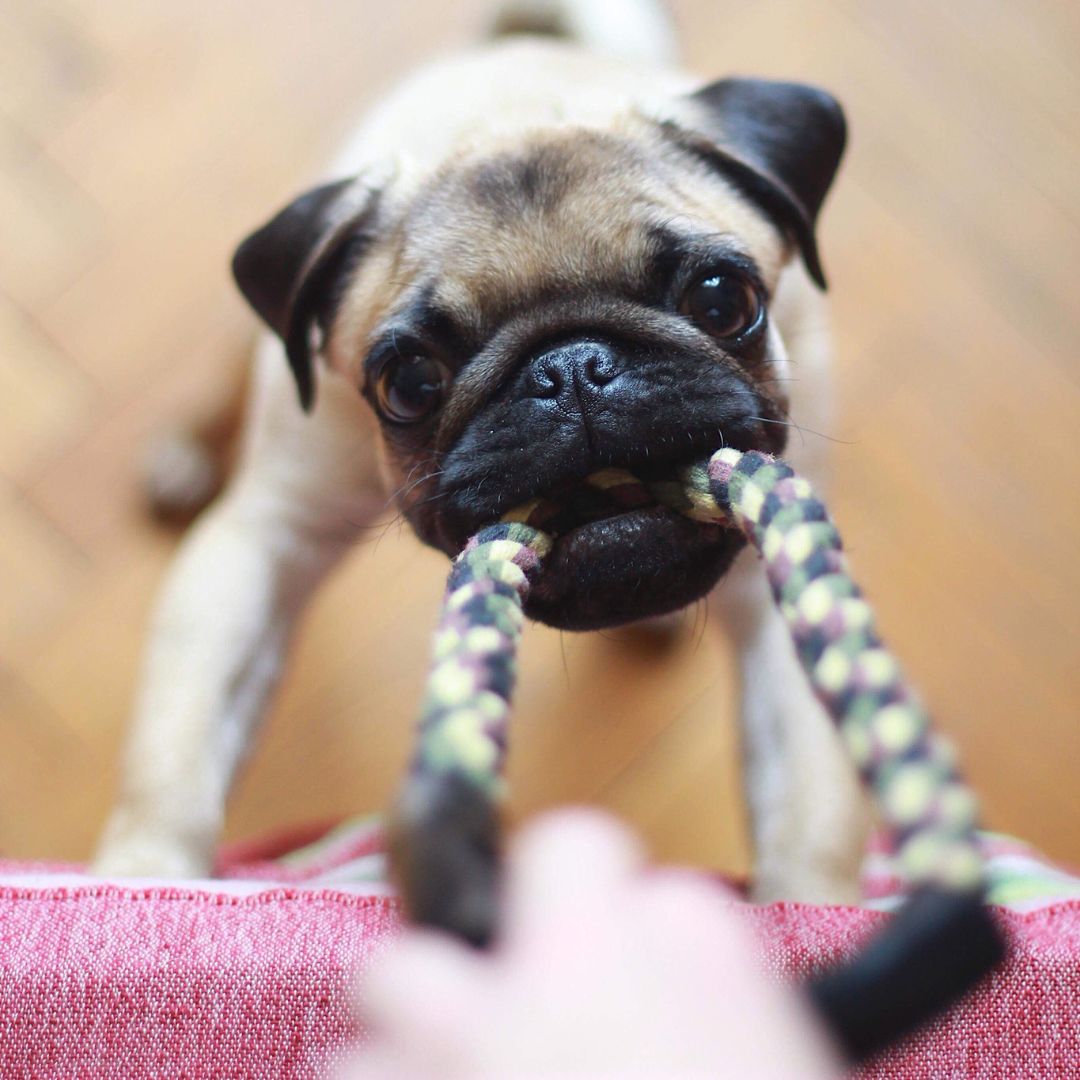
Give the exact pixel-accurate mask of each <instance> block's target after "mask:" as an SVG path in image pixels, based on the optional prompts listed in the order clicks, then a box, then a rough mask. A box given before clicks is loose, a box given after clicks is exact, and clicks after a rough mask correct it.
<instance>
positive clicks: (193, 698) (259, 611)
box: [95, 348, 383, 877]
mask: <svg viewBox="0 0 1080 1080" xmlns="http://www.w3.org/2000/svg"><path fill="white" fill-rule="evenodd" d="M268 351H269V353H270V354H271V355H270V356H269V357H268V358H267V357H264V358H263V361H262V367H263V370H262V371H261V375H262V376H263V378H262V383H261V385H260V386H259V387H257V390H256V395H257V401H256V403H255V418H254V430H253V433H252V435H253V437H252V438H251V439H250V440H249V446H248V452H247V454H246V456H245V460H244V462H243V464H242V466H241V469H240V472H239V474H238V475H237V477H236V479H235V481H234V483H233V484H232V485H231V486H230V489H229V490H228V491H227V492H226V493H225V495H224V496H223V497H222V499H221V500H220V501H219V502H218V503H217V504H216V505H215V506H214V507H212V508H211V509H210V510H209V511H208V512H207V514H206V515H205V516H204V517H203V518H202V519H201V521H200V522H199V523H198V524H197V525H196V526H195V528H194V529H193V530H192V531H191V533H190V534H189V535H188V536H187V538H186V539H185V540H184V542H183V544H182V547H181V551H180V553H179V554H178V556H177V559H176V561H175V563H174V565H173V567H172V570H171V572H170V574H169V577H168V579H167V581H166V583H165V587H164V590H163V593H162V595H161V597H160V600H159V603H158V608H157V611H156V614H155V616H154V619H153V623H152V628H151V636H150V641H149V645H148V649H147V653H146V656H145V661H144V670H143V673H142V684H141V689H140V693H139V697H138V700H137V704H136V710H135V723H134V728H133V730H132V733H131V737H130V742H129V745H128V751H127V755H126V760H125V764H124V770H123V775H122V780H121V788H120V798H119V801H118V804H117V806H116V808H115V810H114V812H113V814H112V815H111V817H110V820H109V822H108V824H107V827H106V830H105V834H104V837H103V840H102V843H101V846H100V849H99V853H98V857H97V859H96V863H95V870H96V871H97V872H99V873H102V874H117V875H129V876H170V877H188V876H200V875H206V874H207V873H208V872H209V870H210V868H211V861H212V856H213V850H214V845H215V843H216V841H217V838H218V834H219V832H220V829H221V825H222V820H223V815H224V807H225V799H226V796H227V794H228V790H229V785H230V782H231V780H232V777H233V773H234V771H235V769H236V766H237V764H238V763H239V761H240V760H241V758H242V756H243V753H244V750H245V748H246V746H247V744H248V741H249V739H250V737H251V734H252V732H253V730H254V728H255V727H256V724H257V722H258V720H259V718H260V717H261V715H262V713H263V711H264V709H265V706H266V704H267V701H268V698H269V696H270V694H271V692H272V691H273V689H274V688H275V686H276V684H277V681H278V676H279V674H280V671H281V668H282V664H283V661H284V656H285V651H286V647H287V645H288V642H289V638H290V635H291V631H292V629H293V626H294V624H295V622H296V619H297V616H298V615H299V614H300V612H301V611H302V610H303V607H304V605H305V603H306V601H307V600H308V598H309V597H310V595H311V593H312V591H313V590H314V588H315V586H316V585H317V584H318V583H319V582H320V581H321V580H322V578H323V576H324V575H325V574H326V572H327V571H328V570H329V569H330V567H331V566H332V565H333V564H334V563H335V562H336V560H337V558H338V557H339V556H340V555H341V554H342V553H343V552H344V551H345V550H346V549H347V548H348V547H349V545H350V544H351V542H352V541H353V539H354V538H355V536H356V534H357V532H358V531H359V530H360V529H361V528H362V526H363V524H364V522H365V521H368V520H370V519H371V518H372V517H373V516H374V514H375V513H377V512H378V510H379V509H380V508H381V506H382V504H383V497H382V494H381V487H380V485H379V483H378V480H377V477H376V469H375V463H374V456H373V455H374V451H373V448H372V447H371V445H370V438H369V433H368V429H367V419H366V413H365V412H364V410H363V408H362V403H361V402H360V401H359V395H358V394H356V392H355V390H353V389H352V388H340V387H337V388H336V387H334V386H332V385H324V386H321V387H320V391H321V394H320V403H319V407H318V408H317V409H316V412H315V414H314V415H313V416H311V417H304V416H303V415H302V414H301V413H300V410H299V408H298V407H297V405H296V403H295V400H294V395H293V391H292V387H291V385H289V383H288V381H287V376H286V374H285V365H284V358H283V357H281V356H280V355H277V354H276V350H275V349H274V348H271V349H269V350H268ZM270 364H273V365H274V369H269V368H268V365H270ZM277 369H280V370H277ZM267 383H269V386H267ZM354 399H355V400H354Z"/></svg>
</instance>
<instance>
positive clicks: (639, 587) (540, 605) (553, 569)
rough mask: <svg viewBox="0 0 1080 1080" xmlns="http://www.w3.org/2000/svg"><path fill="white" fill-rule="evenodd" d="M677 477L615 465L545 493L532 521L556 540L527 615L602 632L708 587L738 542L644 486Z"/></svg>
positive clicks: (682, 602)
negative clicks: (627, 469)
mask: <svg viewBox="0 0 1080 1080" xmlns="http://www.w3.org/2000/svg"><path fill="white" fill-rule="evenodd" d="M695 460H697V459H696V458H695ZM687 463H689V462H687ZM675 472H676V469H675V468H672V467H670V466H669V467H667V468H666V469H647V470H642V469H641V468H638V469H635V470H634V471H633V473H632V474H631V473H629V472H628V471H626V470H624V469H611V468H609V469H604V470H602V471H601V472H599V473H597V474H593V475H592V476H591V477H590V478H585V479H581V480H571V481H565V482H563V483H561V484H559V485H557V486H556V487H555V488H553V489H551V490H550V491H547V492H545V494H544V496H543V497H542V498H541V499H539V500H537V504H536V505H535V507H533V508H531V512H530V513H529V515H528V520H529V521H530V523H532V524H534V525H537V526H538V527H539V528H542V529H543V530H544V531H545V532H548V533H549V534H550V535H551V536H552V537H553V539H554V543H553V546H552V550H551V552H550V554H549V555H548V556H547V558H546V559H545V560H544V564H543V566H542V568H541V570H540V571H539V573H538V574H537V575H536V579H535V580H534V582H533V586H532V589H531V592H530V594H529V598H528V600H527V602H526V612H527V614H528V615H529V616H530V617H532V618H534V619H538V620H540V621H541V622H545V623H548V624H550V625H553V626H558V627H561V628H563V629H568V630H590V629H598V628H601V627H606V626H614V625H619V624H621V623H625V622H629V621H632V620H635V619H641V618H644V617H647V616H650V615H661V614H666V613H667V612H669V611H675V610H678V609H679V608H682V607H685V606H686V605H687V604H689V603H692V602H693V601H695V600H697V599H698V598H699V597H701V596H702V595H703V594H704V593H705V592H707V591H708V590H709V589H711V588H712V586H713V585H714V584H715V583H716V581H717V580H718V579H719V578H720V576H721V575H722V574H723V573H724V571H725V570H726V569H727V568H728V566H729V565H730V564H731V561H732V559H733V558H734V557H735V555H736V554H737V552H738V550H739V548H740V547H741V546H742V540H741V538H740V537H739V535H738V534H736V533H732V532H730V531H729V530H725V529H722V528H720V527H719V526H716V525H703V524H701V523H699V522H695V521H691V520H690V519H689V518H687V517H684V516H683V515H682V514H680V513H678V512H677V511H676V510H673V509H671V508H670V507H668V506H665V505H663V504H662V503H660V502H659V501H658V500H657V498H656V497H655V496H654V495H653V494H652V493H651V492H650V491H649V488H648V486H647V484H648V482H649V481H651V480H659V479H671V478H672V477H673V476H674V475H675ZM635 477H636V478H637V481H640V482H635V479H634V478H635Z"/></svg>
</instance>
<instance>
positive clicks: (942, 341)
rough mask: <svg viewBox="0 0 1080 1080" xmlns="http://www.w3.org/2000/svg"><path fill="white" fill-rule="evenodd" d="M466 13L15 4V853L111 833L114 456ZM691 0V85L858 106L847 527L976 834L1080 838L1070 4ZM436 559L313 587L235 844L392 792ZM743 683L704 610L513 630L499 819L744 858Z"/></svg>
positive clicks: (1, 140) (0, 151)
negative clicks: (328, 170) (971, 794)
mask: <svg viewBox="0 0 1080 1080" xmlns="http://www.w3.org/2000/svg"><path fill="white" fill-rule="evenodd" d="M485 7H486V5H485V4H483V3H482V2H481V0H463V2H460V3H457V4H439V3H435V2H434V0H406V2H403V3H401V4H398V5H385V4H374V3H372V2H370V0H353V2H343V0H316V2H315V3H311V4H303V5H300V4H295V3H291V2H287V0H231V2H229V3H226V4H222V3H220V2H217V0H214V2H211V0H188V2H186V3H184V4H174V3H168V4H167V3H163V2H162V0H100V2H98V3H95V4H90V3H87V2H86V0H7V2H6V3H5V4H4V5H3V6H2V7H0V237H2V242H0V346H2V347H0V414H2V417H3V419H2V421H0V852H3V853H4V854H8V855H15V856H42V857H44V856H51V857H70V858H78V857H82V856H84V855H85V854H86V853H87V852H88V850H89V849H90V847H91V845H92V842H93V840H94V837H95V834H96V831H97V829H98V828H99V825H100V822H101V820H102V817H103V814H104V812H105V809H106V806H107V803H108V800H109V798H110V792H111V788H112V785H113V783H114V779H115V766H114V763H115V761H116V757H117V752H118V746H119V743H120V740H121V737H122V732H123V729H124V725H125V721H126V716H127V712H128V701H129V698H130V695H131V691H132V685H133V681H134V678H135V673H136V666H137V658H138V652H139V646H140V640H141V636H142V626H143V622H144V620H145V618H146V614H147V609H148V605H149V604H150V601H151V598H152V594H153V589H154V584H155V581H156V580H157V578H158V576H159V574H160V572H161V569H162V567H163V565H164V563H165V561H166V560H167V559H168V557H169V552H170V550H171V549H172V547H173V545H174V543H175V535H174V534H172V533H170V532H168V531H165V530H162V529H161V528H159V527H157V526H154V525H152V524H151V523H150V522H149V520H148V519H147V518H146V516H145V515H144V513H143V510H142V506H141V503H140V500H139V493H138V489H137V486H136V484H135V479H134V476H135V463H136V461H137V458H138V454H139V449H140V446H141V445H142V444H143V442H144V440H145V438H146V436H147V435H148V434H149V433H151V432H154V431H156V430H160V429H162V428H164V427H167V426H168V425H169V424H171V423H173V422H175V420H176V418H177V417H182V416H184V415H187V414H188V413H189V412H190V411H191V410H192V409H198V408H200V407H202V406H203V405H204V404H205V403H206V402H208V401H210V400H212V399H213V398H214V396H215V394H217V393H220V392H221V391H222V389H223V388H224V387H225V386H226V385H227V384H228V381H229V374H230V370H231V368H232V365H233V364H234V363H235V357H236V355H237V352H238V350H241V349H243V348H244V346H245V344H246V342H247V340H248V338H249V335H250V334H251V332H252V326H253V324H252V321H251V319H250V318H249V317H248V315H247V314H246V313H245V311H244V310H243V308H242V306H241V303H240V301H239V300H238V298H237V297H236V295H235V294H234V292H233V290H232V288H231V286H230V283H229V280H228V277H227V269H226V268H227V261H228V257H229V254H230V251H231V248H232V245H233V244H234V243H235V242H236V240H237V239H238V238H239V237H241V236H242V235H243V234H244V232H245V231H246V230H247V229H248V228H249V227H250V226H252V225H253V224H254V223H256V222H258V221H259V220H261V219H262V218H263V217H265V216H266V214H267V212H268V211H269V210H270V209H271V208H273V207H275V206H276V205H277V204H278V203H279V202H281V201H283V200H284V199H285V198H286V197H287V196H288V195H290V194H291V193H293V192H294V191H295V190H297V189H298V188H299V187H301V186H302V185H304V184H305V183H307V182H308V181H309V180H311V179H313V178H315V177H317V176H318V168H319V164H320V162H321V161H323V160H324V159H325V158H326V157H327V156H328V155H329V153H330V152H331V151H332V150H333V148H334V146H335V143H336V142H337V140H338V139H339V138H340V137H341V136H342V135H343V134H344V133H345V132H346V131H347V129H348V127H349V125H350V121H351V119H352V118H353V117H354V116H355V115H356V113H357V110H358V108H359V107H360V105H362V104H363V103H364V102H366V101H369V100H371V99H372V98H373V97H374V96H375V95H377V93H378V92H379V88H380V87H381V86H383V85H384V84H385V83H386V81H387V80H388V79H390V78H391V77H393V76H394V75H395V74H397V73H399V72H401V71H403V70H404V69H405V68H406V67H407V66H409V65H410V64H412V63H414V62H416V61H418V60H420V59H421V58H423V57H424V56H427V55H429V54H430V53H431V52H432V51H434V50H436V49H440V48H444V47H449V46H452V45H454V44H457V43H460V42H463V41H465V40H467V39H468V38H469V36H470V34H471V33H472V28H473V27H474V26H475V25H476V23H477V21H478V20H479V18H480V17H481V15H482V14H483V11H484V10H485ZM675 7H676V10H677V12H678V15H679V18H680V21H681V24H682V27H683V31H684V38H685V41H686V42H687V45H688V49H687V51H688V54H689V59H690V61H691V63H692V65H693V66H694V67H696V68H697V69H698V70H700V71H701V72H702V73H703V74H712V75H715V74H721V73H729V72H741V73H758V74H767V75H777V76H786V77H793V78H804V79H809V80H814V81H818V82H820V83H822V84H823V85H825V86H828V87H830V88H832V89H833V90H834V91H835V92H837V93H838V95H839V96H840V97H841V99H842V100H843V101H844V102H845V103H846V105H847V108H848V110H849V115H850V119H851V123H852V128H853V141H852V146H851V151H850V156H849V158H848V162H847V165H846V168H845V170H844V172H843V175H842V178H841V180H840V182H839V184H838V186H837V188H836V191H835V193H834V195H833V198H832V200H831V202H830V204H829V206H828V208H827V211H826V214H825V219H824V225H823V246H824V251H825V255H826V264H827V266H828V268H829V270H830V278H831V280H832V284H833V293H834V303H835V315H836V326H837V337H838V344H839V356H840V362H839V380H838V381H839V390H840V402H841V408H840V411H839V414H838V416H837V419H836V421H835V424H834V425H833V427H832V428H831V430H830V431H829V432H826V433H824V434H826V435H828V436H830V437H832V438H834V439H836V440H837V442H836V443H835V445H834V451H835V461H836V477H837V484H836V495H835V497H834V500H833V501H834V505H835V511H836V514H837V517H838V518H839V521H840V523H841V526H842V528H843V530H844V533H845V535H846V537H847V539H848V543H849V547H850V549H851V551H852V553H853V556H854V559H855V561H856V566H857V568H858V570H859V572H860V575H861V577H862V579H863V580H864V581H865V582H866V583H867V585H868V586H869V588H870V590H871V592H872V594H873V596H874V597H875V598H876V600H877V603H878V605H879V608H880V612H881V616H882V619H883V623H884V626H885V628H886V630H887V632H888V634H889V636H890V638H891V640H892V642H893V643H894V645H895V646H896V647H897V649H898V651H899V652H900V654H901V655H902V656H903V657H904V658H905V660H906V663H907V665H908V667H909V668H910V670H911V671H912V673H913V674H914V675H915V676H916V677H917V679H918V681H919V682H920V683H921V685H922V686H923V688H924V690H925V693H926V695H927V697H928V698H929V700H930V701H931V703H932V704H933V706H934V708H935V710H936V712H937V715H938V716H939V717H940V720H941V723H942V724H943V725H944V726H945V727H946V728H947V729H948V730H949V731H950V732H951V733H952V734H953V735H954V736H955V738H956V740H957V741H958V743H959V744H960V746H961V748H962V752H963V757H964V760H965V762H966V763H967V766H968V769H969V772H970V774H971V775H972V777H973V778H974V780H975V782H976V784H977V785H978V787H979V788H980V790H981V791H982V793H983V796H984V801H985V807H986V814H987V818H988V820H989V822H990V823H991V824H992V825H994V826H996V827H999V828H1002V829H1008V830H1012V831H1015V832H1018V833H1021V834H1024V835H1026V836H1028V837H1030V838H1031V839H1033V840H1034V841H1036V842H1037V843H1039V844H1040V845H1042V846H1044V847H1045V848H1046V849H1047V850H1049V851H1050V852H1051V853H1053V854H1054V855H1057V856H1060V857H1065V858H1071V859H1073V860H1074V861H1080V784H1078V783H1077V779H1076V777H1077V770H1078V767H1080V552H1078V548H1080V453H1078V451H1077V446H1076V435H1077V431H1078V427H1080V302H1078V299H1077V295H1078V293H1077V282H1078V281H1080V184H1078V183H1077V177H1078V176H1080V126H1078V125H1077V115H1078V114H1080V64H1078V63H1077V57H1078V56H1080V7H1078V6H1077V5H1076V4H1075V3H1070V2H1068V0H976V2H975V3H972V4H964V5H957V4H939V3H934V2H932V0H909V2H906V3H903V4H897V3H895V2H892V0H821V2H817V3H810V2H803V3H799V2H796V0H760V2H758V3H755V4H736V3H730V2H725V0H721V2H714V0H709V2H707V0H678V2H677V3H676V4H675ZM805 437H806V438H818V437H820V436H818V435H814V434H810V433H807V434H806V436H805ZM442 572H443V566H442V563H441V561H440V559H439V558H438V557H437V556H435V555H432V554H430V553H418V548H417V546H416V544H415V542H414V541H413V540H412V539H410V538H409V537H408V536H406V535H399V534H398V533H397V532H396V531H394V530H390V531H388V532H387V533H386V535H385V536H384V537H383V538H382V539H381V541H379V542H378V543H376V544H370V545H368V546H367V547H366V548H365V549H363V550H360V551H358V552H357V553H356V556H355V557H354V558H353V559H352V560H351V562H350V564H349V565H348V567H347V568H346V570H345V571H344V572H343V573H342V574H341V576H340V577H338V578H337V579H335V580H334V582H333V583H332V584H331V585H330V586H329V587H328V588H327V589H326V591H325V592H324V594H323V595H322V597H321V599H320V601H319V603H318V604H317V607H316V609H315V611H314V612H313V613H312V615H311V617H310V618H309V620H308V622H307V625H306V630H305V632H304V634H303V637H302V641H301V643H300V647H299V649H298V652H297V655H296V657H295V660H294V662H293V664H292V666H291V671H290V675H289V679H288V684H287V687H286V690H285V693H284V694H283V696H282V699H281V701H280V702H279V704H278V707H277V708H276V710H275V712H274V715H273V717H272V719H271V721H270V724H269V726H268V730H267V732H266V738H265V740H264V743H263V745H262V747H261V749H260V751H259V753H258V755H257V756H256V758H255V759H254V761H253V762H252V764H251V766H250V768H249V770H248V772H247V774H246V775H245V777H244V778H243V780H242V783H241V784H240V787H239V790H238V792H237V794H236V798H235V800H234V803H233V806H232V810H231V813H230V826H229V829H230V833H231V834H232V835H246V834H251V833H253V832H256V831H259V830H263V829H267V828H272V827H275V826H277V825H280V824H284V823H292V822H298V821H308V820H311V819H320V818H326V817H333V816H336V815H339V814H342V813H344V812H348V811H353V810H359V809H368V808H373V807H378V806H380V805H381V804H382V803H383V802H384V801H385V799H386V797H387V795H388V793H389V791H390V789H391V786H392V784H393V782H394V780H395V778H396V776H397V775H398V773H399V770H400V769H401V767H402V763H403V760H404V755H405V752H406V747H407V742H408V730H409V722H410V718H411V715H412V712H413V708H414V705H415V703H416V698H417V693H418V685H419V684H418V677H419V674H420V671H421V669H422V667H423V662H424V656H425V652H426V637H427V634H428V630H429V627H430V625H431V622H432V618H433V613H434V610H435V607H436V604H437V601H438V596H439V592H440V587H441V585H440V580H441V576H442ZM728 681H729V667H728V662H727V660H726V658H725V657H724V656H723V653H722V651H721V649H720V647H719V643H718V642H717V641H716V640H715V635H714V634H713V633H712V632H711V630H710V628H708V627H704V626H703V625H702V624H701V623H700V621H699V622H697V623H696V624H695V620H694V616H693V614H692V613H691V614H690V615H688V617H687V628H686V632H685V634H684V635H683V640H682V642H681V643H680V644H679V645H678V646H677V647H675V648H673V649H671V650H667V651H665V650H663V649H660V650H657V651H653V652H650V651H648V650H646V649H643V647H642V646H641V645H640V643H639V644H635V643H633V642H632V641H629V640H627V639H626V637H625V636H620V635H609V636H591V637H587V638H580V637H570V636H567V637H563V638H560V637H559V636H558V635H555V634H551V633H547V632H542V631H535V632H531V634H530V640H529V641H528V642H527V647H526V657H525V670H524V676H523V682H522V686H521V695H520V700H521V708H520V710H519V714H518V718H517V734H516V743H515V746H514V750H513V769H512V772H513V777H512V778H513V783H514V787H515V806H516V807H517V808H518V809H519V810H520V811H521V812H529V811H531V810H533V809H535V808H537V807H539V806H542V805H546V804H550V803H556V802H563V801H567V800H586V801H592V802H598V803H602V804H604V805H607V806H609V807H612V808H614V809H616V810H617V811H619V812H620V813H622V814H624V815H626V816H627V817H628V818H630V819H631V820H633V821H634V822H635V823H637V825H638V826H639V827H640V828H641V829H643V830H644V831H645V833H646V834H647V836H648V838H649V839H650V841H651V843H652V844H653V847H654V849H655V850H656V851H657V852H658V853H659V854H660V855H662V856H664V857H667V858H677V859H688V860H693V861H695V862H699V863H707V864H714V865H721V866H725V867H729V868H740V867H742V866H744V865H745V860H746V853H745V842H744V839H743V821H742V816H741V810H740V809H739V803H738V799H737V798H736V796H735V792H736V775H737V766H736V753H735V737H734V733H733V731H732V730H731V725H730V718H729V715H728V714H729V706H730V694H729V692H728V690H727V685H728Z"/></svg>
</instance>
